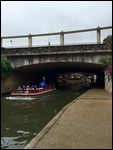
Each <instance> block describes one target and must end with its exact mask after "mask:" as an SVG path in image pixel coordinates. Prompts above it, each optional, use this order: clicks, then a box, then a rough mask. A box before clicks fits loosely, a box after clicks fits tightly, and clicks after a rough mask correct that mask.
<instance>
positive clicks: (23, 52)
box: [1, 44, 112, 89]
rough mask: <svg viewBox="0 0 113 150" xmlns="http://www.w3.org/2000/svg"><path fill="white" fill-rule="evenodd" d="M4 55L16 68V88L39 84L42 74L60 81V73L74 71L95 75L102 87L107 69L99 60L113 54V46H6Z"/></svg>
mask: <svg viewBox="0 0 113 150" xmlns="http://www.w3.org/2000/svg"><path fill="white" fill-rule="evenodd" d="M1 54H2V55H1V56H2V57H5V56H6V57H7V58H8V59H9V60H10V62H11V66H12V67H13V68H14V74H13V75H12V77H11V78H10V79H9V82H11V84H10V88H12V89H13V88H15V87H17V86H18V85H23V84H25V85H27V84H33V83H34V84H37V83H39V82H40V79H41V78H42V76H45V77H46V79H47V81H48V82H54V83H57V75H58V74H60V73H73V72H81V73H89V74H95V75H96V77H97V81H98V82H97V83H98V86H104V72H103V69H102V66H101V65H100V64H99V63H98V61H99V59H100V58H101V57H105V56H112V45H109V46H106V45H104V44H89V45H68V46H66V45H65V46H46V47H32V48H9V49H6V48H2V49H1ZM12 83H13V84H12ZM3 84H4V82H3ZM6 84H7V82H6ZM2 87H4V86H2Z"/></svg>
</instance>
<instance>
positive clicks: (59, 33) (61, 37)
mask: <svg viewBox="0 0 113 150" xmlns="http://www.w3.org/2000/svg"><path fill="white" fill-rule="evenodd" d="M111 28H112V26H106V27H99V26H98V27H97V28H92V29H82V30H75V31H61V32H56V33H45V34H34V35H31V34H29V35H20V36H7V37H1V47H3V39H11V38H28V47H32V46H33V44H32V37H39V36H53V35H60V45H61V46H63V45H65V44H64V35H66V34H73V33H81V32H91V31H96V32H97V44H100V43H101V36H100V35H101V33H100V32H101V30H106V29H111ZM10 42H11V43H12V40H11V41H10ZM49 44H50V43H49Z"/></svg>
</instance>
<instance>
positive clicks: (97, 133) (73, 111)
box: [24, 88, 112, 149]
mask: <svg viewBox="0 0 113 150" xmlns="http://www.w3.org/2000/svg"><path fill="white" fill-rule="evenodd" d="M24 149H112V95H111V94H110V93H108V92H106V91H105V90H104V89H96V88H95V89H90V90H89V91H87V92H86V93H84V94H83V95H81V96H80V97H78V98H77V99H75V100H74V101H73V102H71V103H70V104H68V105H67V106H65V107H64V108H63V109H62V110H61V111H60V112H59V113H58V114H57V115H56V116H55V117H54V118H53V119H52V120H51V121H50V122H49V123H48V124H47V125H46V126H45V127H44V128H43V130H42V131H40V132H39V134H37V136H36V137H35V138H33V139H32V140H31V142H30V143H29V144H27V145H26V146H25V148H24Z"/></svg>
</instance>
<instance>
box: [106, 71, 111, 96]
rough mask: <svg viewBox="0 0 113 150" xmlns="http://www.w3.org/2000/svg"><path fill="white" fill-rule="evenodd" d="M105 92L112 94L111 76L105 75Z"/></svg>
mask: <svg viewBox="0 0 113 150" xmlns="http://www.w3.org/2000/svg"><path fill="white" fill-rule="evenodd" d="M105 90H106V91H107V92H109V93H112V75H109V74H107V73H105Z"/></svg>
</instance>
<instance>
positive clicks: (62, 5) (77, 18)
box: [1, 1, 112, 47]
mask: <svg viewBox="0 0 113 150" xmlns="http://www.w3.org/2000/svg"><path fill="white" fill-rule="evenodd" d="M98 26H99V27H105V26H112V1H1V36H2V37H3V36H14V35H15V36H18V35H29V34H31V35H32V34H43V33H53V32H61V31H74V30H82V29H88V28H96V27H98ZM111 34H112V29H108V30H102V31H101V41H103V39H104V38H105V37H107V36H108V35H111ZM96 38H97V35H96V31H93V32H83V33H74V34H69V35H67V34H66V35H65V36H64V40H65V44H74V43H75V44H76V43H91V42H92V43H94V42H96V41H97V39H96ZM11 41H12V42H11ZM48 42H50V43H51V44H52V45H54V44H60V38H59V35H57V36H46V37H34V38H33V46H35V45H37V46H38V45H47V44H48ZM11 45H12V46H13V47H14V46H20V47H21V46H27V45H28V39H27V38H21V39H19V38H18V39H14V38H12V39H6V40H3V46H4V47H5V46H11Z"/></svg>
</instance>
